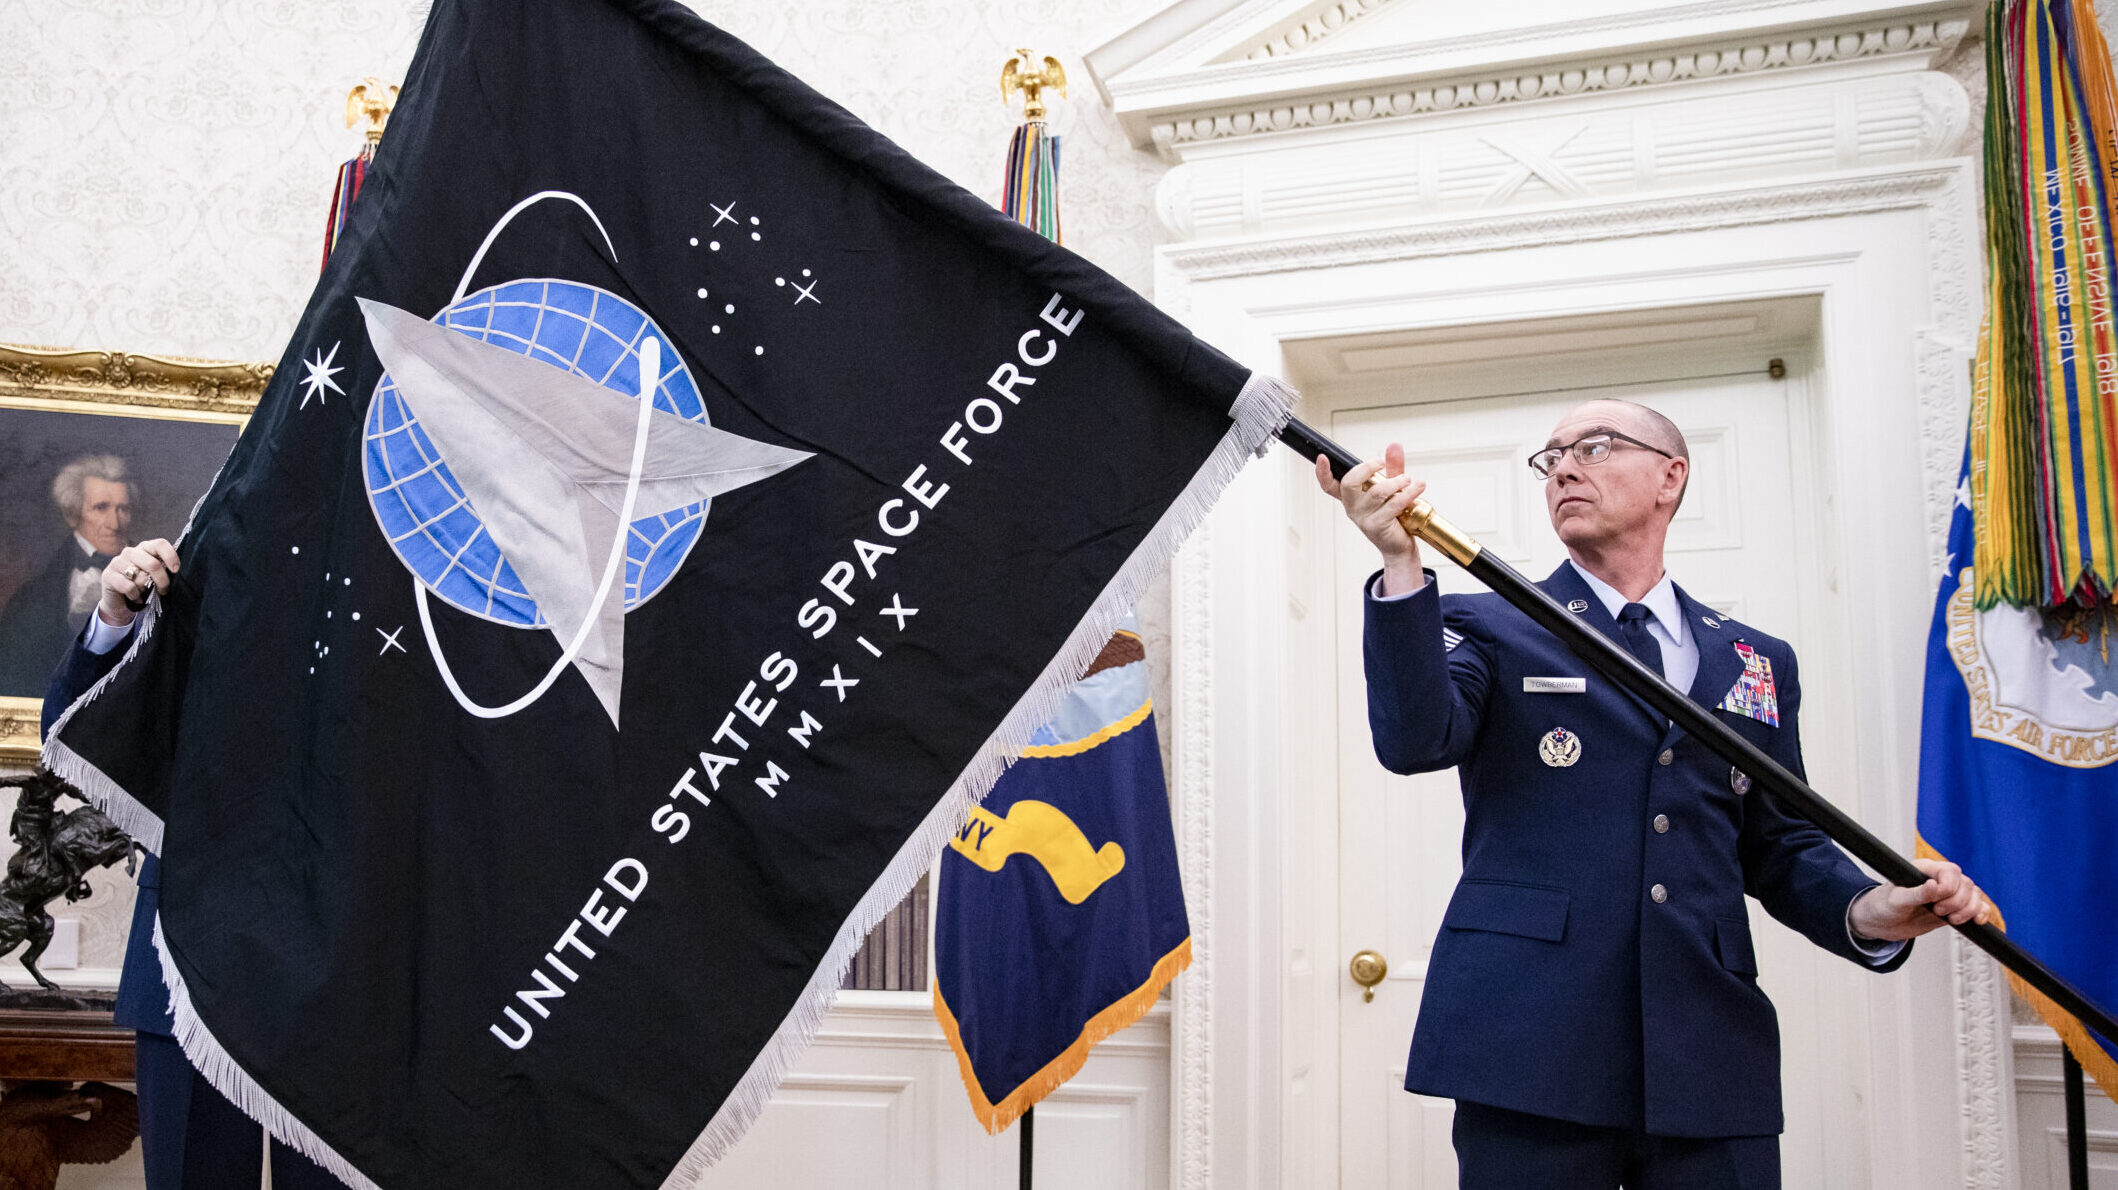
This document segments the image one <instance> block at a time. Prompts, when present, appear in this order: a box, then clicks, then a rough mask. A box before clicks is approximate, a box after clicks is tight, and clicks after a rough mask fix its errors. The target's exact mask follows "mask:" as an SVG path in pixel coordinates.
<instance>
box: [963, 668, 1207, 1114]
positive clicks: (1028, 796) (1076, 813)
mask: <svg viewBox="0 0 2118 1190" xmlns="http://www.w3.org/2000/svg"><path fill="white" fill-rule="evenodd" d="M936 902H937V908H936V911H935V923H934V969H935V979H934V1015H935V1016H936V1017H937V1018H938V1019H939V1020H940V1021H941V1027H942V1032H943V1033H944V1034H945V1035H946V1036H947V1037H948V1039H949V1044H950V1045H951V1046H952V1047H953V1048H954V1049H955V1050H956V1060H957V1064H958V1065H959V1066H960V1067H961V1069H962V1071H963V1083H964V1089H965V1090H966V1091H967V1092H968V1093H969V1094H970V1097H971V1110H972V1111H974V1112H976V1113H977V1115H978V1121H979V1123H981V1124H984V1125H985V1127H986V1130H987V1131H988V1132H998V1131H1000V1130H1001V1129H1003V1128H1006V1127H1007V1126H1008V1125H1009V1124H1011V1123H1013V1122H1014V1121H1015V1120H1017V1119H1019V1118H1020V1117H1021V1115H1022V1113H1023V1112H1025V1111H1027V1110H1029V1109H1030V1108H1031V1107H1034V1106H1036V1104H1037V1101H1038V1100H1040V1099H1042V1098H1044V1097H1045V1096H1046V1095H1048V1094H1050V1093H1051V1092H1052V1091H1054V1090H1056V1089H1057V1088H1058V1087H1059V1086H1060V1085H1061V1084H1063V1083H1064V1082H1066V1080H1067V1079H1070V1078H1072V1077H1073V1076H1074V1075H1075V1074H1077V1073H1078V1072H1079V1071H1080V1070H1081V1067H1082V1065H1083V1063H1085V1062H1087V1061H1088V1053H1089V1050H1090V1049H1091V1048H1092V1047H1094V1046H1095V1044H1096V1043H1097V1042H1098V1041H1101V1040H1103V1039H1104V1038H1106V1037H1108V1036H1110V1035H1111V1034H1113V1033H1116V1032H1117V1031H1118V1030H1120V1029H1123V1028H1125V1027H1126V1026H1127V1025H1130V1024H1132V1023H1133V1022H1134V1021H1137V1020H1139V1019H1140V1017H1141V1016H1143V1015H1145V1014H1146V1012H1147V1010H1148V1009H1150V1008H1152V1007H1154V1003H1155V998H1156V997H1157V996H1159V995H1160V994H1161V992H1162V988H1163V986H1164V985H1166V984H1168V983H1169V981H1170V980H1172V979H1174V978H1176V976H1177V973H1178V972H1180V971H1182V970H1183V969H1184V968H1185V967H1187V966H1189V965H1190V964H1191V924H1190V922H1189V921H1188V920H1187V918H1186V916H1185V913H1184V888H1183V884H1182V882H1181V880H1180V879H1179V877H1178V871H1177V848H1176V840H1175V836H1174V835H1173V834H1172V832H1171V828H1170V821H1169V797H1168V793H1167V791H1166V790H1165V789H1164V787H1163V781H1162V754H1161V749H1160V748H1159V747H1158V746H1157V744H1156V741H1155V719H1154V704H1153V702H1152V701H1151V700H1150V699H1149V697H1148V690H1147V654H1146V651H1145V649H1144V648H1143V647H1142V646H1141V644H1140V638H1139V636H1138V634H1137V633H1135V632H1132V631H1120V632H1119V633H1118V634H1117V635H1116V636H1114V637H1112V638H1111V641H1110V644H1108V645H1107V646H1105V647H1104V650H1103V653H1102V655H1100V656H1099V657H1097V659H1096V662H1095V663H1094V664H1093V665H1091V666H1090V667H1089V671H1088V673H1087V675H1086V676H1084V677H1083V678H1082V680H1081V683H1080V684H1079V685H1078V686H1076V687H1074V689H1073V690H1071V691H1069V692H1068V694H1067V698H1066V701H1065V702H1063V703H1062V704H1060V709H1059V714H1058V715H1057V716H1056V717H1055V718H1054V719H1053V720H1052V722H1050V723H1047V724H1045V725H1044V726H1043V727H1041V728H1039V729H1038V730H1037V733H1036V735H1035V736H1034V737H1033V738H1032V741H1031V744H1030V746H1029V747H1027V748H1025V749H1023V754H1022V758H1021V759H1019V760H1017V761H1016V762H1015V765H1014V767H1012V768H1010V769H1009V770H1008V771H1007V772H1006V774H1004V775H1003V776H1002V777H1001V778H1000V780H999V781H998V782H997V783H995V784H994V786H993V791H992V792H991V793H989V794H987V795H986V799H985V803H984V804H983V805H982V806H980V807H979V808H977V809H975V810H972V811H971V815H970V819H969V820H968V821H967V822H965V823H964V826H963V829H961V830H959V831H958V832H957V833H956V836H955V837H954V838H952V839H950V840H949V850H948V851H947V852H946V853H944V854H943V856H942V859H941V891H940V893H939V894H938V896H937V897H936Z"/></svg>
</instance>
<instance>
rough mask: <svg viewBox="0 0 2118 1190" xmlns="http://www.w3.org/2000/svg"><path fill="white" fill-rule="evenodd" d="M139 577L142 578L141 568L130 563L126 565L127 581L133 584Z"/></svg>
mask: <svg viewBox="0 0 2118 1190" xmlns="http://www.w3.org/2000/svg"><path fill="white" fill-rule="evenodd" d="M139 577H140V568H139V567H137V566H134V565H132V564H131V563H129V562H128V563H126V565H125V581H126V582H128V583H129V582H132V581H133V580H135V579H137V578H139Z"/></svg>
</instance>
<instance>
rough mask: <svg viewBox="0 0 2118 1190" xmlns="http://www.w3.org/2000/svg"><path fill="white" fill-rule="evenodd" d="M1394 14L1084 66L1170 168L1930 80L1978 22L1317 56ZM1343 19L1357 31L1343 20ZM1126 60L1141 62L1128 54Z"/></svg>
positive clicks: (1323, 11) (1813, 22) (1683, 27)
mask: <svg viewBox="0 0 2118 1190" xmlns="http://www.w3.org/2000/svg"><path fill="white" fill-rule="evenodd" d="M1400 2H1401V0H1325V2H1321V3H1320V2H1318V0H1310V2H1309V3H1307V4H1304V5H1302V6H1300V7H1299V8H1297V9H1296V10H1295V11H1294V12H1292V13H1290V14H1288V15H1286V16H1284V17H1281V18H1280V19H1279V20H1278V21H1276V22H1273V23H1270V24H1265V25H1264V28H1263V31H1262V32H1260V24H1261V23H1263V22H1265V21H1266V19H1267V18H1268V17H1269V16H1270V15H1271V9H1272V8H1273V7H1274V6H1273V5H1270V4H1266V3H1263V2H1262V0H1260V2H1258V3H1253V4H1248V5H1244V6H1243V7H1241V8H1239V9H1237V10H1234V11H1231V12H1227V13H1225V14H1223V15H1222V16H1220V17H1219V18H1218V19H1216V20H1212V21H1208V22H1206V24H1205V26H1204V27H1202V28H1199V29H1197V30H1195V31H1194V32H1193V33H1192V34H1190V35H1189V36H1186V37H1182V38H1179V39H1178V40H1177V41H1176V43H1175V44H1174V45H1172V46H1171V47H1170V48H1169V49H1166V50H1163V51H1160V52H1157V53H1152V54H1149V55H1148V56H1146V57H1144V58H1138V59H1135V60H1134V61H1133V63H1132V64H1131V65H1128V66H1124V67H1122V68H1119V69H1118V71H1117V73H1116V74H1115V75H1108V74H1106V73H1104V72H1103V71H1102V70H1100V69H1098V67H1099V66H1104V65H1108V66H1113V67H1115V66H1117V60H1116V59H1115V57H1099V55H1102V54H1104V53H1105V48H1099V50H1096V51H1091V53H1090V55H1089V62H1090V66H1091V69H1092V70H1096V73H1097V81H1098V83H1099V85H1100V86H1101V87H1102V88H1103V90H1104V93H1105V96H1106V97H1107V98H1108V99H1109V100H1110V102H1111V103H1112V106H1113V109H1114V110H1115V111H1116V113H1117V115H1118V117H1119V121H1120V123H1121V124H1122V125H1123V126H1124V127H1125V129H1126V131H1127V134H1128V135H1129V136H1130V137H1131V138H1132V140H1133V143H1134V144H1135V145H1137V146H1140V147H1146V146H1149V145H1153V146H1155V147H1156V148H1157V149H1159V150H1160V151H1161V152H1162V154H1163V155H1164V156H1165V157H1169V158H1171V159H1173V160H1174V159H1180V155H1181V153H1182V152H1183V151H1184V148H1185V147H1186V146H1189V145H1195V144H1200V143H1204V142H1211V141H1218V140H1225V139H1229V138H1232V137H1243V136H1252V135H1261V134H1269V133H1277V132H1287V131H1290V130H1298V129H1305V128H1313V127H1320V126H1324V125H1331V124H1355V123H1362V122H1365V121H1368V120H1374V119H1384V120H1388V119H1395V118H1402V117H1407V116H1419V115H1424V114H1428V113H1433V112H1443V111H1460V110H1464V109H1470V108H1478V107H1486V106H1492V105H1498V104H1509V103H1519V102H1525V101H1530V100H1539V101H1546V100H1552V99H1564V98H1568V97H1571V96H1575V95H1584V94H1594V93H1598V92H1609V91H1619V90H1637V89H1640V88H1645V87H1653V86H1659V85H1664V84H1673V83H1691V82H1696V81H1699V80H1711V79H1725V78H1729V77H1734V76H1739V75H1747V74H1759V73H1768V72H1774V71H1783V70H1790V69H1804V70H1816V69H1839V70H1845V69H1860V68H1867V69H1874V68H1877V67H1882V68H1893V67H1894V68H1897V69H1927V68H1931V67H1932V66H1934V65H1935V64H1937V63H1939V62H1941V61H1943V60H1944V59H1946V58H1948V57H1949V56H1950V55H1951V54H1952V53H1953V52H1954V50H1955V48H1956V46H1957V45H1958V44H1959V43H1960V42H1961V41H1962V39H1963V37H1964V35H1965V34H1966V33H1967V32H1968V31H1969V30H1970V28H1971V20H1972V18H1973V17H1975V16H1976V14H1977V11H1978V9H1979V4H1978V3H1977V2H1976V0H1927V2H1924V3H1912V4H1899V5H1894V6H1889V7H1887V8H1885V7H1884V6H1881V5H1877V4H1873V3H1859V2H1854V0H1846V2H1841V3H1823V2H1822V0H1703V2H1698V3H1692V4H1681V5H1675V6H1671V7H1670V8H1667V9H1663V10H1658V11H1654V12H1651V13H1646V14H1643V13H1637V12H1634V13H1619V14H1612V15H1608V16H1604V17H1597V18H1589V19H1584V20H1581V21H1577V22H1569V23H1566V24H1563V25H1545V26H1536V27H1531V28H1523V29H1505V30H1496V31H1493V32H1490V33H1480V34H1476V35H1472V36H1466V37H1458V38H1444V39H1440V40H1435V41H1429V42H1421V43H1417V44H1405V45H1385V46H1367V47H1363V48H1360V49H1357V50H1350V51H1345V52H1335V51H1333V50H1332V49H1331V48H1330V44H1329V42H1330V38H1331V37H1335V36H1336V35H1337V34H1338V33H1340V32H1342V31H1343V30H1345V29H1347V28H1350V27H1352V25H1353V24H1354V23H1355V21H1356V20H1373V19H1374V17H1375V15H1376V14H1380V13H1388V12H1390V11H1392V6H1393V5H1394V4H1397V3H1400ZM1279 7H1281V8H1282V10H1283V11H1284V9H1285V7H1286V6H1285V5H1284V3H1283V4H1282V5H1280V6H1279ZM1862 9H1867V10H1870V11H1865V12H1864V11H1860V10H1862ZM1349 11H1351V12H1356V13H1358V14H1359V15H1358V16H1357V17H1350V18H1349V17H1348V15H1347V14H1348V13H1349ZM1328 13H1337V14H1339V15H1338V16H1337V17H1335V18H1333V19H1335V20H1337V21H1338V23H1337V25H1336V26H1334V27H1332V28H1331V29H1330V30H1329V31H1328V33H1327V34H1326V35H1325V36H1324V37H1320V38H1318V39H1317V40H1318V41H1320V42H1322V43H1323V44H1322V45H1321V47H1319V46H1318V45H1316V44H1314V43H1305V48H1304V49H1303V50H1301V51H1299V52H1297V51H1293V50H1289V51H1288V52H1284V53H1280V52H1273V53H1269V54H1266V55H1265V56H1262V57H1245V58H1243V59H1241V60H1237V61H1226V60H1222V59H1226V58H1229V57H1231V56H1233V55H1236V54H1238V53H1253V52H1254V51H1255V50H1256V49H1257V47H1259V46H1262V45H1264V44H1266V43H1267V42H1268V41H1271V42H1273V43H1274V44H1279V45H1282V46H1284V45H1285V44H1286V39H1287V38H1290V37H1294V36H1295V32H1294V31H1295V30H1298V29H1301V28H1306V27H1307V26H1308V25H1312V24H1313V25H1317V26H1318V27H1319V28H1321V27H1322V22H1323V21H1324V20H1325V17H1326V15H1327V14H1328ZM1819 14H1822V16H1821V17H1820V15H1819ZM1823 17H1828V18H1829V19H1823ZM1164 32H1165V33H1166V32H1167V30H1166V29H1165V30H1164ZM1130 49H1131V50H1132V52H1133V53H1136V54H1137V53H1139V52H1141V47H1139V46H1138V45H1137V44H1134V45H1132V46H1130ZM1180 55H1181V56H1180ZM1892 59H1897V60H1899V61H1891V60H1892Z"/></svg>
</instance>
